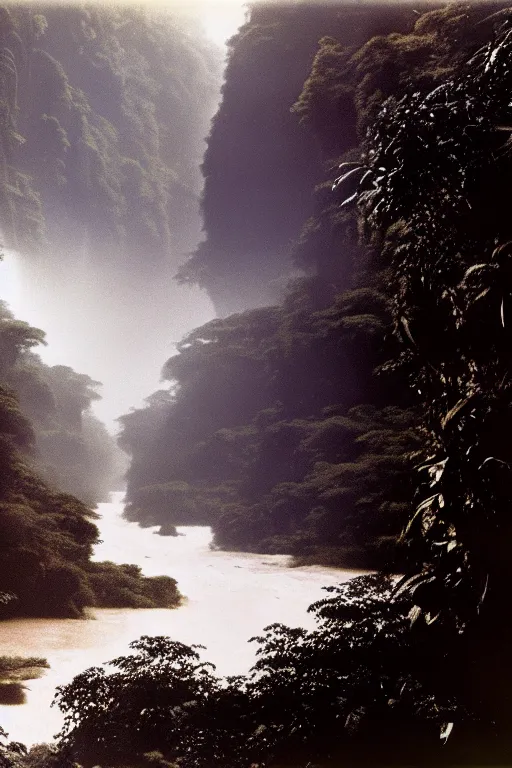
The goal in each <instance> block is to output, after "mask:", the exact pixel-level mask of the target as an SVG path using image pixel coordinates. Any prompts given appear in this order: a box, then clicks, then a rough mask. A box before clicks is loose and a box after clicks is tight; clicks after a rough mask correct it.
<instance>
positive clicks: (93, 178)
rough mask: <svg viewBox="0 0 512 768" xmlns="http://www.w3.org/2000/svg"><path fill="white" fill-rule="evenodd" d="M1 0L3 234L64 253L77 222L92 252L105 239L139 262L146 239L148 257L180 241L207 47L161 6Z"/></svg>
mask: <svg viewBox="0 0 512 768" xmlns="http://www.w3.org/2000/svg"><path fill="white" fill-rule="evenodd" d="M4 10H5V13H4V15H3V17H2V19H0V52H2V53H1V54H0V83H1V93H2V102H1V103H2V108H3V112H4V120H3V128H2V129H1V130H0V157H2V159H3V160H4V165H3V168H2V170H1V173H0V187H1V191H0V203H1V208H2V209H3V210H2V213H3V214H4V215H3V216H2V224H3V229H4V236H5V238H6V239H7V244H8V245H10V246H11V247H18V248H19V249H20V250H21V251H22V252H24V253H31V252H33V251H35V250H38V251H41V250H44V251H45V256H46V257H47V258H48V259H49V261H50V262H51V263H55V262H62V260H63V259H67V263H69V258H70V254H72V253H73V251H74V250H75V249H76V243H77V238H78V240H81V239H83V238H84V236H85V239H86V240H87V242H88V244H89V246H90V253H91V255H93V256H94V258H95V259H96V260H97V263H98V264H101V262H102V260H103V259H104V254H105V253H108V256H109V259H111V260H115V261H116V262H118V265H119V264H121V265H122V263H123V261H128V262H129V263H130V266H131V268H135V267H137V268H139V271H140V273H141V274H144V272H145V268H144V261H145V260H147V256H148V252H149V253H150V254H151V257H150V261H151V262H152V264H153V266H155V264H163V263H165V262H166V260H167V259H168V258H169V255H170V250H171V247H177V248H178V252H179V253H181V252H184V251H185V250H186V249H187V248H190V247H192V244H193V241H194V238H195V237H196V232H197V223H196V221H195V215H196V214H195V210H194V209H195V200H194V198H195V197H196V196H197V194H198V173H197V170H196V168H197V166H198V164H199V160H200V155H199V152H200V142H201V139H202V136H203V134H204V133H205V132H206V130H207V118H208V114H207V110H206V109H205V103H208V102H209V100H210V99H211V98H213V97H212V92H213V91H214V89H215V71H216V69H217V68H218V67H219V62H218V61H217V57H216V54H215V52H214V51H213V50H210V49H208V46H207V45H206V43H205V42H201V41H199V40H194V39H193V38H192V36H191V35H190V34H188V32H187V30H186V28H185V27H184V25H183V23H182V22H180V21H179V19H178V18H176V17H173V16H171V15H169V14H155V13H153V14H149V13H147V12H146V11H144V10H142V9H128V8H123V9H121V8H119V9H100V8H99V7H92V6H91V7H87V6H83V7H80V8H78V7H76V8H66V9H64V8H58V9H56V8H55V7H52V6H51V5H50V6H47V7H44V6H37V7H35V6H30V5H27V6H24V7H23V8H10V9H9V11H7V10H6V9H4ZM77 210H78V211H79V214H78V215H79V221H77V219H76V215H77ZM48 245H51V246H52V247H51V249H50V248H48ZM66 251H68V253H65V252H66Z"/></svg>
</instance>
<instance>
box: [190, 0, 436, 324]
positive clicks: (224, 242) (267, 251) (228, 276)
mask: <svg viewBox="0 0 512 768" xmlns="http://www.w3.org/2000/svg"><path fill="white" fill-rule="evenodd" d="M417 7H419V8H423V7H424V4H422V3H419V4H416V5H415V9H417ZM416 18H417V16H416V15H415V13H414V12H413V10H412V9H411V8H409V7H407V6H405V7H404V6H399V5H390V4H386V7H383V6H380V7H379V5H376V4H364V6H359V5H358V4H354V5H348V4H347V5H344V6H343V7H342V12H340V9H339V8H338V7H336V6H329V5H328V4H317V3H299V4H273V3H257V4H254V5H253V6H252V7H251V9H250V15H249V20H248V22H247V23H246V24H245V25H244V26H243V27H242V28H241V29H240V31H239V32H238V34H237V35H236V36H235V37H234V38H232V40H231V41H230V50H229V57H228V64H227V68H226V81H225V84H224V86H223V89H222V102H221V105H220V109H219V112H218V113H217V115H216V116H215V118H214V121H213V124H212V129H211V132H210V135H209V137H208V140H207V150H206V154H205V159H204V163H203V173H204V176H205V188H204V193H203V206H202V207H203V214H204V229H205V233H206V239H205V242H203V243H202V244H201V245H200V246H199V248H198V249H197V251H196V253H195V254H194V256H193V257H192V258H191V259H190V260H189V261H188V262H187V263H186V264H185V266H184V267H183V268H182V269H181V270H180V273H179V276H180V278H181V279H182V280H184V281H186V282H194V283H197V284H198V285H201V286H204V287H205V288H206V289H207V290H208V293H209V294H210V296H211V297H212V299H213V301H214V303H215V306H216V308H217V310H218V312H219V313H220V314H222V315H225V314H227V313H229V312H239V311H241V310H245V309H248V308H250V307H257V306H261V305H264V304H269V303H275V302H276V301H277V300H280V299H281V296H282V293H283V290H284V289H285V286H286V283H287V282H288V281H289V279H290V277H292V275H293V274H294V273H296V272H295V270H294V266H293V263H292V251H293V247H292V242H293V241H294V240H295V239H296V238H297V237H298V235H299V233H300V230H301V227H302V225H303V224H304V221H305V220H306V219H307V218H308V217H309V216H311V215H312V214H313V212H314V197H313V194H312V191H313V188H314V186H315V185H316V184H318V183H319V182H321V181H323V176H324V168H323V161H324V160H326V159H327V160H330V159H331V158H332V156H333V152H332V151H331V150H332V147H331V146H330V145H329V148H328V149H327V140H326V137H327V135H328V133H329V134H332V132H333V131H336V134H337V136H338V137H343V140H342V141H341V143H342V144H343V149H342V150H341V149H339V147H338V145H339V141H338V143H337V145H336V152H335V153H334V156H335V157H336V156H338V155H339V154H341V152H342V151H343V152H344V151H347V150H348V149H350V148H351V147H354V145H355V144H356V133H355V119H356V108H355V103H354V95H353V90H354V88H353V85H352V83H351V82H348V81H347V82H346V83H345V84H342V85H341V86H340V88H338V86H337V85H336V86H334V88H331V86H330V84H329V82H328V81H329V80H330V79H332V78H335V77H336V76H337V74H338V67H339V61H338V60H337V57H336V55H334V56H331V57H329V56H327V57H326V58H324V59H323V64H322V65H319V64H318V61H317V65H316V69H314V74H313V76H312V77H313V80H312V81H311V80H310V81H308V82H309V85H308V86H307V88H308V94H309V95H307V96H302V97H301V99H300V105H299V107H298V111H299V112H300V114H301V115H302V116H304V115H305V113H306V111H307V112H308V113H309V112H311V103H314V105H315V107H317V112H318V114H316V116H315V118H314V120H313V122H314V123H315V124H316V125H317V126H318V128H319V130H318V133H321V134H322V139H321V141H320V142H318V141H317V138H318V137H317V136H314V135H312V133H311V132H310V131H308V130H306V129H304V128H303V127H302V126H301V125H300V124H299V121H298V120H297V117H296V116H295V115H294V114H292V107H293V105H294V103H295V102H296V100H297V99H298V98H299V96H300V94H301V90H302V88H303V85H304V80H305V79H306V78H307V77H308V75H309V73H310V71H311V64H312V61H313V58H314V56H315V54H316V52H317V48H318V41H319V40H320V38H323V37H324V36H325V35H332V36H333V37H336V40H337V41H338V42H336V41H333V40H332V38H329V40H331V42H332V45H333V46H334V47H335V48H336V46H337V50H338V49H340V50H342V51H343V52H342V54H341V58H342V59H344V57H345V55H350V52H353V51H355V50H357V48H358V47H359V46H360V45H362V44H363V43H364V42H365V41H366V40H368V39H369V38H372V37H373V36H374V35H378V34H386V33H388V32H390V31H392V30H398V31H400V32H402V31H404V32H405V31H406V30H408V29H410V28H412V26H413V24H414V22H415V20H416ZM327 40H328V39H327V38H325V39H324V43H325V44H326V45H328V44H329V43H328V42H327ZM345 51H346V52H347V54H345ZM320 68H322V69H323V73H322V75H321V76H320V78H317V72H318V71H319V69H320ZM311 90H313V91H314V92H313V93H309V92H310V91H311ZM333 91H336V92H337V94H336V98H335V97H334V94H333ZM338 91H343V94H340V93H339V92H338ZM326 92H327V93H326ZM319 102H321V104H320V105H319ZM326 104H328V106H326V107H325V109H324V108H323V107H324V106H325V105H326ZM322 144H323V146H322ZM319 150H321V151H319ZM332 202H334V201H332ZM345 239H347V238H345ZM317 245H318V246H319V248H320V249H321V247H322V246H321V243H317ZM339 245H340V239H338V241H337V246H339ZM351 247H352V248H354V244H353V242H352V244H351ZM344 250H345V249H344ZM348 257H349V254H348V253H347V254H342V253H341V254H340V250H339V247H338V248H337V249H336V257H335V259H334V258H332V257H331V266H332V265H333V264H334V261H335V260H336V263H337V264H338V262H339V260H340V258H341V259H342V260H343V262H344V263H346V261H347V260H348ZM325 258H327V254H326V256H325ZM321 259H322V254H321V253H318V248H317V253H316V255H315V257H314V262H315V263H316V262H319V261H320V260H321ZM300 262H301V263H300V266H301V267H303V266H304V260H303V259H301V260H300ZM334 271H335V273H336V274H337V275H338V276H339V274H340V272H341V270H340V269H339V264H338V268H337V269H335V270H334Z"/></svg>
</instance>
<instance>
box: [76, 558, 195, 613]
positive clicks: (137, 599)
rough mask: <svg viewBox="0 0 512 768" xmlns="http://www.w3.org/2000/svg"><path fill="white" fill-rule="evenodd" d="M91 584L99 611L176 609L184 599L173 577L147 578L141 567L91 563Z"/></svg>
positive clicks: (89, 578) (89, 571)
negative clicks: (115, 609) (111, 609)
mask: <svg viewBox="0 0 512 768" xmlns="http://www.w3.org/2000/svg"><path fill="white" fill-rule="evenodd" d="M87 571H88V580H89V584H90V585H91V588H92V590H93V592H94V600H95V605H96V606H97V607H99V608H176V607H177V606H178V605H179V604H180V601H181V595H180V593H179V592H178V590H177V588H176V581H175V580H174V579H171V578H170V577H169V576H153V577H151V578H147V577H143V576H142V575H141V569H140V568H139V567H138V566H137V565H128V564H124V565H116V564H115V563H108V562H103V563H90V564H89V565H88V568H87Z"/></svg>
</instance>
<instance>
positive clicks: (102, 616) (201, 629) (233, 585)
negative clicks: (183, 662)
mask: <svg viewBox="0 0 512 768" xmlns="http://www.w3.org/2000/svg"><path fill="white" fill-rule="evenodd" d="M122 511H123V493H121V492H115V493H112V494H111V501H110V503H105V504H99V505H98V512H99V514H100V516H101V518H100V519H99V520H98V521H97V524H98V527H99V529H100V537H101V539H102V542H101V543H100V544H98V545H97V546H96V549H95V554H94V559H95V560H111V561H113V562H116V563H126V562H128V563H136V564H137V565H140V566H141V568H142V569H143V572H144V573H145V574H146V575H147V576H157V575H162V574H167V575H169V576H172V577H174V578H176V579H177V580H178V586H179V588H180V591H181V593H182V594H183V595H185V596H186V598H187V599H186V601H185V603H184V605H183V606H181V607H180V608H177V609H174V610H164V609H156V610H127V609H97V610H94V611H93V612H92V615H93V618H91V619H88V620H76V619H13V620H10V621H4V622H0V655H19V656H44V657H45V658H46V659H47V660H48V662H49V663H50V669H49V670H47V672H46V673H45V674H44V675H43V677H41V678H40V679H39V680H31V681H28V682H27V683H26V703H25V704H23V705H19V706H5V705H2V706H0V725H1V726H2V727H3V728H4V729H5V730H6V731H7V732H8V733H9V737H10V739H13V740H16V741H22V742H24V743H25V744H37V743H40V742H43V741H50V740H52V737H53V736H54V735H55V734H56V733H57V732H58V731H59V729H60V724H61V715H60V712H59V711H58V710H57V708H56V707H53V708H50V703H51V701H52V699H53V695H54V691H55V688H56V686H57V685H60V684H62V683H66V682H69V681H70V680H71V679H72V678H73V677H74V675H76V674H77V673H78V672H80V671H82V670H84V669H86V668H87V667H90V666H93V665H99V664H101V663H103V662H106V661H108V660H109V659H112V658H114V657H116V656H119V655H120V654H123V653H125V652H126V651H128V643H129V642H130V641H131V640H135V639H137V638H138V637H140V636H141V635H169V636H170V637H172V638H173V639H175V640H180V641H182V642H185V643H189V644H191V643H201V644H202V645H205V646H206V647H207V650H206V651H203V652H202V654H203V656H204V658H205V659H207V660H209V661H212V662H213V663H214V664H215V665H216V667H217V672H218V673H219V674H222V675H228V674H238V673H243V672H247V670H248V669H249V667H250V666H251V664H252V662H253V661H254V658H255V657H254V652H255V644H254V643H249V642H248V640H249V638H250V637H252V636H254V635H255V634H258V633H259V632H260V631H261V630H262V629H263V627H265V626H267V625H268V624H272V623H273V622H277V621H279V622H282V623H284V624H288V625H290V626H303V627H308V628H312V627H313V626H314V622H313V620H312V617H311V615H310V614H308V613H307V610H306V609H307V607H308V606H309V605H310V604H311V603H312V602H314V601H315V600H318V599H319V598H321V597H322V596H323V595H325V593H323V592H322V586H329V585H333V584H338V583H340V582H342V581H347V580H348V579H350V578H352V577H353V576H354V575H356V574H354V573H353V572H350V571H340V570H335V569H331V568H322V567H319V566H309V567H304V568H289V567H287V566H288V562H289V558H288V557H287V556H285V555H252V554H243V553H229V552H218V551H212V550H211V549H210V546H209V545H210V541H211V531H210V529H209V528H206V527H184V528H178V532H179V534H180V535H179V536H177V537H162V536H158V535H155V532H156V530H157V529H156V528H145V529H141V528H139V526H138V525H136V524H135V523H129V522H127V521H126V520H124V519H123V518H122Z"/></svg>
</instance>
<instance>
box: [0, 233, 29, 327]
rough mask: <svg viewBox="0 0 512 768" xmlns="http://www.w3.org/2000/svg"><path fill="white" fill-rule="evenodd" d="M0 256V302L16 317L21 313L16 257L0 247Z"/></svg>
mask: <svg viewBox="0 0 512 768" xmlns="http://www.w3.org/2000/svg"><path fill="white" fill-rule="evenodd" d="M0 254H1V257H2V260H1V261H0V300H2V301H5V302H6V303H7V304H8V305H9V308H10V309H11V311H12V312H13V313H14V314H15V315H17V316H18V315H19V314H20V313H21V311H22V286H21V275H20V269H19V263H18V260H17V255H16V253H14V251H10V250H7V249H6V248H1V247H0ZM20 319H23V318H20Z"/></svg>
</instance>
